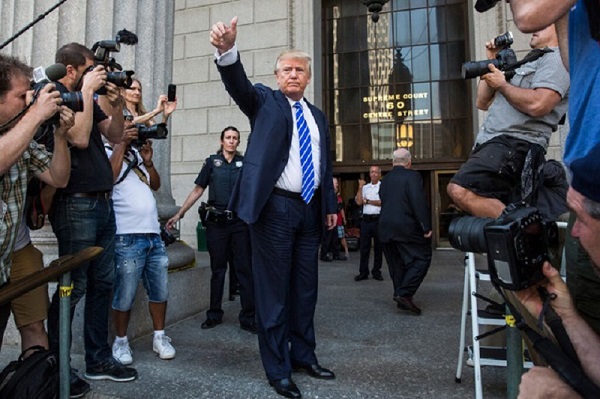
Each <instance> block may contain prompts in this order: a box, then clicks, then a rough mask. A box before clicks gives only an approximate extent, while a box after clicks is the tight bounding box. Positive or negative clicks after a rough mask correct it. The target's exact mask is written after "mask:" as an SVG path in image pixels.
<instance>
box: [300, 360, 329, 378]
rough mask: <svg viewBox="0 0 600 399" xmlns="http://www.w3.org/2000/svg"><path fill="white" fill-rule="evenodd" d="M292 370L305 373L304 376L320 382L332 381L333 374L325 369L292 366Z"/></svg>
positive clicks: (316, 364) (311, 365) (314, 366)
mask: <svg viewBox="0 0 600 399" xmlns="http://www.w3.org/2000/svg"><path fill="white" fill-rule="evenodd" d="M292 370H294V371H306V374H308V375H309V376H311V377H313V378H319V379H321V380H333V379H334V378H335V374H334V373H333V371H331V370H328V369H326V368H325V367H321V366H319V364H318V363H315V364H310V365H308V364H292Z"/></svg>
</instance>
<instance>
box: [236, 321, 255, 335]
mask: <svg viewBox="0 0 600 399" xmlns="http://www.w3.org/2000/svg"><path fill="white" fill-rule="evenodd" d="M240 328H241V329H242V330H244V331H248V332H250V333H252V334H258V330H257V329H256V324H254V323H252V324H240Z"/></svg>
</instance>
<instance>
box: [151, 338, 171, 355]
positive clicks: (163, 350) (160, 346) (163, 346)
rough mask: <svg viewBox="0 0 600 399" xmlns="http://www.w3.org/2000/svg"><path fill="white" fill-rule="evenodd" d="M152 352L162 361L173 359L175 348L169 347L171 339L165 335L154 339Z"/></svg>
mask: <svg viewBox="0 0 600 399" xmlns="http://www.w3.org/2000/svg"><path fill="white" fill-rule="evenodd" d="M152 350H153V351H154V352H156V353H158V356H159V357H160V358H161V359H163V360H168V359H173V358H174V357H175V348H173V345H171V338H169V337H167V336H166V335H161V336H159V337H154V340H153V343H152Z"/></svg>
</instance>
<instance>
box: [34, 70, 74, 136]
mask: <svg viewBox="0 0 600 399" xmlns="http://www.w3.org/2000/svg"><path fill="white" fill-rule="evenodd" d="M66 74H67V69H66V68H65V66H64V65H63V64H54V65H51V66H49V67H48V68H46V70H45V71H44V69H43V68H42V67H38V68H35V69H34V70H33V80H32V82H31V89H32V90H34V93H35V96H37V95H38V93H39V91H40V90H42V89H43V88H44V86H46V85H47V84H48V83H51V82H56V81H58V80H60V79H62V78H63V77H64V76H65V75H66ZM60 98H61V100H62V103H61V105H64V106H66V107H67V108H70V109H71V110H72V111H73V112H81V111H83V95H82V94H81V92H80V91H74V92H61V93H60ZM59 122H60V112H57V113H55V114H54V115H53V116H52V117H51V118H50V119H48V120H46V121H45V122H44V123H43V125H44V126H47V125H57V124H58V123H59Z"/></svg>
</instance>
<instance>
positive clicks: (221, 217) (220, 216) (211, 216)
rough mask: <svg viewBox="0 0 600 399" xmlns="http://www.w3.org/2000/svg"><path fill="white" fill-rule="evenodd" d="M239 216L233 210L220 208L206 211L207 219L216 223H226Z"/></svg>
mask: <svg viewBox="0 0 600 399" xmlns="http://www.w3.org/2000/svg"><path fill="white" fill-rule="evenodd" d="M236 217H237V214H236V213H235V212H232V211H228V210H225V211H221V210H219V209H209V210H208V211H207V213H206V220H208V221H210V222H215V223H225V222H228V221H230V220H233V219H235V218H236Z"/></svg>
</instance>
